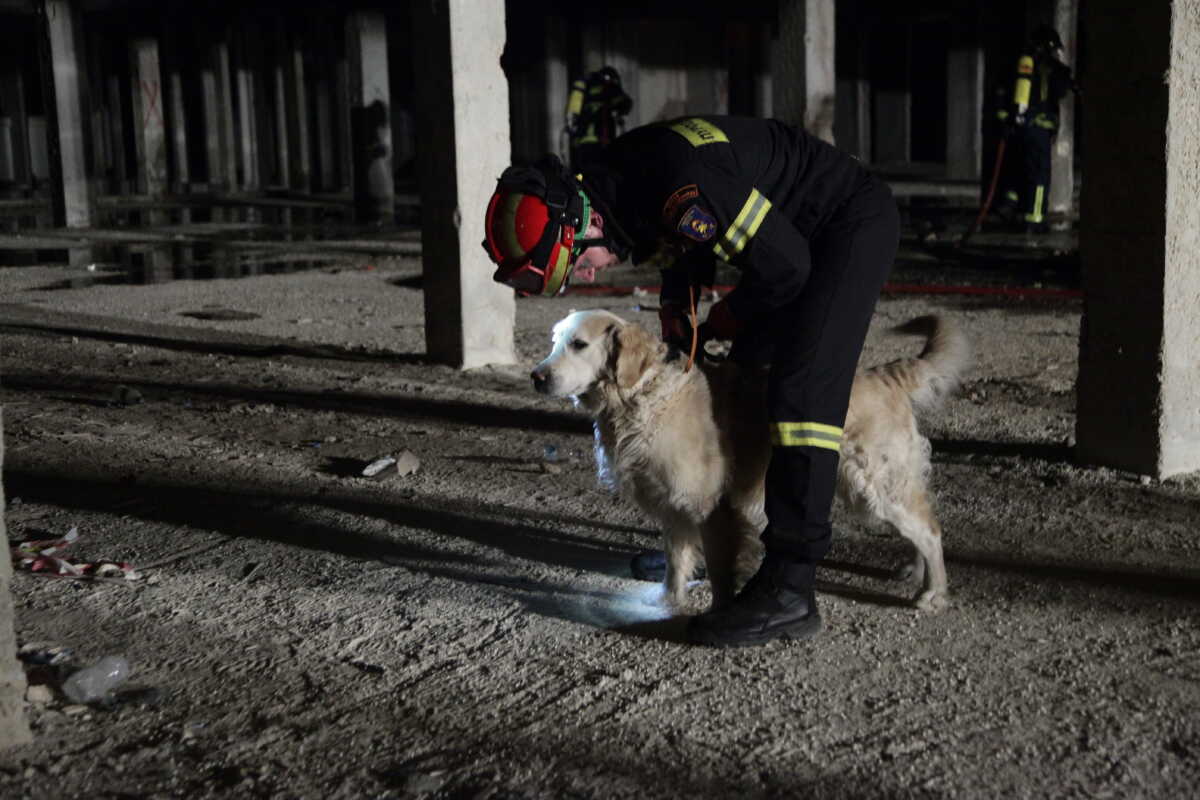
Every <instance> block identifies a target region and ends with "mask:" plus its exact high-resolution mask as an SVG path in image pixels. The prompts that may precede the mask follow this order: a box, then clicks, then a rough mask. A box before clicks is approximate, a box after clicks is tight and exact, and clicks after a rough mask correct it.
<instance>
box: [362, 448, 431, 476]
mask: <svg viewBox="0 0 1200 800" xmlns="http://www.w3.org/2000/svg"><path fill="white" fill-rule="evenodd" d="M420 468H421V459H419V458H417V457H416V456H415V455H413V453H412V451H411V450H405V451H403V452H402V453H400V455H398V456H392V455H386V456H380V457H379V458H377V459H375V460H374V461H372V462H371V463H370V464H367V465H366V466H365V467H363V470H362V476H363V477H364V478H373V479H375V480H379V479H381V478H385V477H387V476H389V475H397V476H403V475H412V474H413V473H414V472H416V471H417V470H419V469H420Z"/></svg>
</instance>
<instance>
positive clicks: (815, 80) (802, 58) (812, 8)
mask: <svg viewBox="0 0 1200 800" xmlns="http://www.w3.org/2000/svg"><path fill="white" fill-rule="evenodd" d="M835 11H836V8H835V2H834V0H780V2H779V41H778V43H777V49H776V52H775V65H774V82H773V87H774V93H775V97H774V103H773V106H774V115H775V117H776V118H777V119H781V120H783V121H784V122H790V123H792V124H794V125H795V124H800V125H803V126H804V127H805V128H806V129H807V130H808V131H809V132H810V133H813V134H815V135H816V136H819V137H820V138H822V139H824V140H825V141H827V142H833V121H834V113H835V98H836V91H837V87H836V82H835V77H834V53H835V51H834V43H835V36H834V20H835Z"/></svg>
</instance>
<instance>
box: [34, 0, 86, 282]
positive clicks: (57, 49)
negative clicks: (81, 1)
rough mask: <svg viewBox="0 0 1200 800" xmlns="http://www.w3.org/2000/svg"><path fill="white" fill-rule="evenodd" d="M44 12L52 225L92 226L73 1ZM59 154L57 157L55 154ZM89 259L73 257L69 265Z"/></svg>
mask: <svg viewBox="0 0 1200 800" xmlns="http://www.w3.org/2000/svg"><path fill="white" fill-rule="evenodd" d="M43 12H44V14H45V20H46V32H47V34H48V37H49V41H50V48H49V50H50V52H49V56H50V58H51V61H52V69H53V78H52V80H51V81H49V85H47V87H46V88H47V90H49V93H52V94H53V103H52V104H51V103H47V107H46V113H47V123H48V124H47V126H46V132H47V136H48V137H49V149H50V158H51V159H52V160H51V164H50V168H51V171H52V174H54V177H55V178H56V179H57V180H55V183H57V184H59V186H58V187H56V191H55V197H54V218H55V219H54V221H55V224H58V225H66V226H68V227H71V228H85V227H88V226H89V225H91V224H92V218H93V214H94V210H93V208H92V191H91V187H90V185H89V183H88V165H87V124H86V122H85V121H86V120H87V119H88V114H87V110H86V108H85V102H84V100H85V98H84V94H85V88H86V83H85V78H84V75H83V68H84V64H85V62H84V60H83V52H82V50H83V48H82V38H81V36H80V28H79V18H78V14H79V10H78V8H77V7H76V5H75V4H74V3H73V2H71V0H45V3H44V6H43ZM56 151H57V152H56ZM87 257H88V256H87V253H84V252H82V251H81V252H79V253H74V252H73V253H72V257H71V258H72V262H75V261H79V260H86V259H87Z"/></svg>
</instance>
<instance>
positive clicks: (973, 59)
mask: <svg viewBox="0 0 1200 800" xmlns="http://www.w3.org/2000/svg"><path fill="white" fill-rule="evenodd" d="M983 72H984V53H983V48H982V47H981V46H980V45H979V41H978V38H977V36H976V31H975V30H974V26H960V27H958V28H957V29H956V30H955V31H954V32H953V34H952V39H951V43H950V52H949V53H947V55H946V177H947V178H950V179H952V180H978V179H979V167H980V164H981V163H982V161H983V129H982V126H981V125H980V116H981V115H982V114H983Z"/></svg>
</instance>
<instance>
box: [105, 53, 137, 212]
mask: <svg viewBox="0 0 1200 800" xmlns="http://www.w3.org/2000/svg"><path fill="white" fill-rule="evenodd" d="M104 94H105V98H106V100H107V103H108V115H107V116H108V119H107V123H108V140H109V141H110V142H111V143H112V150H111V152H110V155H111V157H112V167H111V171H110V173H109V174H110V183H109V186H108V190H109V191H110V192H112V193H113V194H128V193H129V191H130V187H131V181H130V177H129V166H128V163H127V162H128V159H127V158H126V156H125V115H124V113H122V108H123V107H122V103H121V94H122V93H121V78H120V76H118V75H116V74H115V73H110V74H109V75H108V76H107V77H105V79H104Z"/></svg>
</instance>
